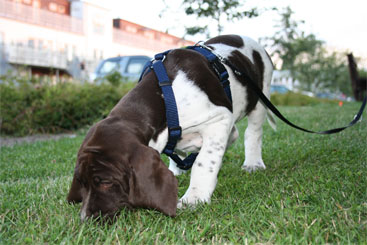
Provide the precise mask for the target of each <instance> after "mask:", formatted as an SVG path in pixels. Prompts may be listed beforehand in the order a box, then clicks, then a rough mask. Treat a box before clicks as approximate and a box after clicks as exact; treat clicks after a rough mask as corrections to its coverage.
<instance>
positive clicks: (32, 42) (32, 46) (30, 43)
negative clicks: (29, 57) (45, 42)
mask: <svg viewBox="0 0 367 245" xmlns="http://www.w3.org/2000/svg"><path fill="white" fill-rule="evenodd" d="M28 47H29V48H34V40H33V39H29V40H28Z"/></svg>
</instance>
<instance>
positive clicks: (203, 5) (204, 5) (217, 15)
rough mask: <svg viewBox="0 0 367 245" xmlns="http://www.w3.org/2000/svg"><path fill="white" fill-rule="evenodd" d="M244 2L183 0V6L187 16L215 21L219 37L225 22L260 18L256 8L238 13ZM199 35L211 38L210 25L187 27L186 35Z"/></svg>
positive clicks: (231, 0)
mask: <svg viewBox="0 0 367 245" xmlns="http://www.w3.org/2000/svg"><path fill="white" fill-rule="evenodd" d="M242 2H243V1H238V0H183V3H182V4H183V6H184V8H185V12H186V14H187V15H194V16H196V17H197V18H198V19H214V20H215V22H216V27H217V32H218V35H219V34H221V33H222V31H223V22H222V21H224V20H226V21H234V20H240V19H243V18H245V17H248V18H252V17H256V16H258V11H257V9H256V8H252V9H250V10H248V11H238V9H241V8H242V7H243V3H242ZM197 33H201V34H206V35H207V36H209V30H208V25H198V26H191V27H186V34H188V35H195V34H197Z"/></svg>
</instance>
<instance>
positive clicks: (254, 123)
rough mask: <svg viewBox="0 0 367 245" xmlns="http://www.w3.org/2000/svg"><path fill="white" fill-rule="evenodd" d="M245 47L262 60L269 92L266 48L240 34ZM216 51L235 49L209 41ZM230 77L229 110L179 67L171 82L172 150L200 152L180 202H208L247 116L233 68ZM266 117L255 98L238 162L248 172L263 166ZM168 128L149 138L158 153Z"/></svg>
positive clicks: (247, 52) (176, 170)
mask: <svg viewBox="0 0 367 245" xmlns="http://www.w3.org/2000/svg"><path fill="white" fill-rule="evenodd" d="M242 38H243V41H244V44H245V45H244V48H241V49H238V50H239V51H240V52H242V53H243V54H244V55H245V56H247V57H248V58H249V59H250V60H251V61H252V62H253V58H252V51H253V50H256V51H257V52H259V54H260V55H261V57H262V60H263V62H264V67H265V71H264V74H263V75H264V85H263V92H264V94H265V95H267V96H269V91H270V81H271V76H272V63H271V61H269V59H268V57H267V54H266V52H265V50H264V49H263V48H262V47H261V46H259V44H257V43H256V42H255V41H253V40H252V39H250V38H247V37H242ZM211 46H213V47H214V48H215V52H216V53H218V54H220V55H221V56H223V57H226V58H227V57H228V56H229V55H230V53H231V52H232V51H233V50H235V49H236V48H234V47H231V46H227V45H224V44H213V45H211ZM226 68H227V71H228V72H229V80H230V86H231V91H232V99H233V113H232V112H230V111H229V110H228V109H227V108H225V107H222V106H216V105H214V104H213V103H211V102H210V100H209V98H208V96H207V95H206V94H205V93H204V92H203V91H202V90H201V89H200V88H198V87H197V86H196V85H195V83H194V82H193V81H191V80H190V79H189V78H188V77H187V75H186V74H185V73H184V72H183V71H178V74H177V76H176V78H175V79H174V81H173V86H172V88H173V91H174V93H175V98H176V103H177V108H178V114H179V120H180V124H181V127H182V139H181V140H180V141H179V142H178V144H177V146H176V149H177V150H178V151H179V152H180V153H181V155H182V157H185V153H187V152H199V155H198V156H197V158H196V160H195V162H194V165H193V167H192V170H191V179H190V185H189V188H188V189H187V191H186V193H185V194H184V196H183V197H182V198H181V199H180V201H179V203H178V207H182V206H183V205H185V204H188V205H195V204H197V203H198V202H207V203H209V202H210V197H211V195H212V193H213V191H214V189H215V186H216V183H217V174H218V172H219V169H220V167H221V164H222V158H223V155H224V153H225V150H226V148H227V147H228V145H229V144H232V143H233V142H234V141H235V140H236V139H237V137H238V131H237V128H236V127H235V125H234V123H235V122H237V121H239V120H240V119H241V118H243V117H244V116H245V109H246V106H247V98H246V97H247V94H246V91H247V90H246V88H244V87H243V86H242V85H241V84H240V83H239V82H238V81H237V79H236V78H235V76H234V74H233V72H232V70H231V69H230V68H229V67H226ZM265 117H266V109H265V108H264V107H263V106H262V105H261V103H257V105H256V107H255V109H254V110H253V111H252V112H251V113H250V114H249V115H248V127H247V129H246V132H245V158H246V160H245V162H244V164H243V166H242V168H243V169H245V170H246V171H248V172H251V171H255V170H257V169H264V168H265V164H264V162H263V160H262V157H261V138H262V124H263V122H264V119H265ZM167 137H168V131H167V129H166V130H164V131H163V132H162V133H161V134H160V135H159V136H158V139H157V141H153V140H151V141H150V142H149V146H151V147H153V148H155V149H156V150H158V151H159V152H162V150H163V149H164V147H165V145H166V143H167ZM169 169H170V170H171V171H172V172H173V173H174V174H175V175H179V174H181V173H183V172H185V171H183V170H180V169H179V168H177V166H176V164H175V162H174V161H172V160H170V166H169Z"/></svg>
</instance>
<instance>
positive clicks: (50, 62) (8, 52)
mask: <svg viewBox="0 0 367 245" xmlns="http://www.w3.org/2000/svg"><path fill="white" fill-rule="evenodd" d="M3 48H4V51H5V59H6V62H8V63H11V64H16V65H25V66H38V67H50V68H54V69H63V70H66V69H67V68H68V60H67V54H66V52H56V51H51V50H48V49H36V48H32V47H26V46H17V45H10V44H8V45H3Z"/></svg>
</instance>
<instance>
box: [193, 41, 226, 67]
mask: <svg viewBox="0 0 367 245" xmlns="http://www.w3.org/2000/svg"><path fill="white" fill-rule="evenodd" d="M195 46H199V47H202V48H204V49H206V50H209V51H210V52H212V53H213V54H214V55H215V56H217V57H218V59H219V61H220V62H222V64H226V62H227V59H226V58H224V57H223V56H222V55H220V54H218V53H217V52H215V50H214V49H212V48H211V47H209V46H206V45H205V44H204V42H203V41H199V42H197V43H196V44H195Z"/></svg>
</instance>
